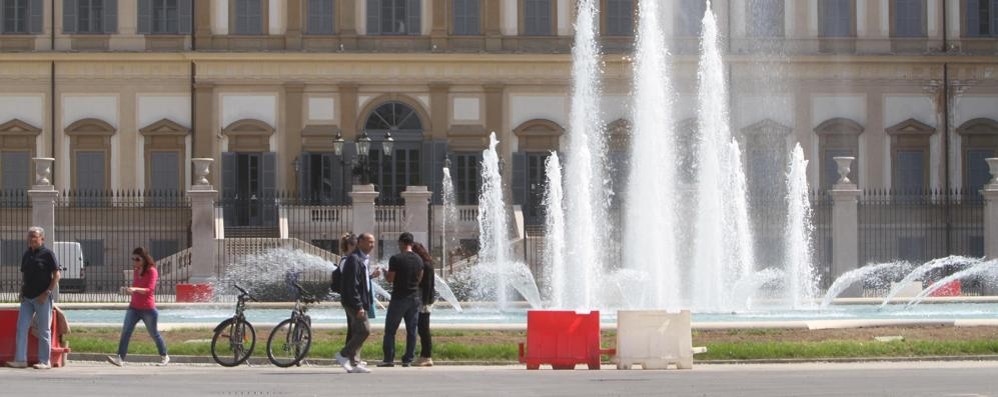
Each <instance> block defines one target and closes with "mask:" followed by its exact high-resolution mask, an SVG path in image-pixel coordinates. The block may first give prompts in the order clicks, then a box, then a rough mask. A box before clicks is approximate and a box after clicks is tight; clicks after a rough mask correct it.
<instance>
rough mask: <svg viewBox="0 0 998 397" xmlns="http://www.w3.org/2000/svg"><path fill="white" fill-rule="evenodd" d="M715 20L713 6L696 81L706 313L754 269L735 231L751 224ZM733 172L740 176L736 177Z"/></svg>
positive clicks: (698, 252) (695, 289)
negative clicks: (742, 216)
mask: <svg viewBox="0 0 998 397" xmlns="http://www.w3.org/2000/svg"><path fill="white" fill-rule="evenodd" d="M720 40H721V38H720V35H719V34H718V28H717V19H716V18H715V16H714V13H713V12H712V11H711V7H710V2H709V1H708V3H707V12H706V13H705V15H704V18H703V38H702V40H701V46H700V67H699V70H698V72H697V78H698V96H697V99H698V115H699V117H698V120H697V126H698V130H699V142H698V149H697V169H696V170H697V182H696V183H697V189H696V194H697V199H696V203H697V208H696V223H695V227H696V231H695V239H694V250H695V251H694V252H695V254H694V257H693V269H692V277H691V278H692V283H691V288H692V291H691V294H689V295H690V296H691V297H692V299H693V300H692V302H691V304H692V305H693V306H694V307H695V308H699V309H705V310H725V309H728V308H729V307H730V305H731V304H732V303H733V302H732V295H731V291H732V288H733V286H734V284H735V283H736V282H737V280H739V279H740V278H742V277H746V276H748V274H747V273H746V271H747V270H751V267H752V266H753V265H752V263H751V261H752V259H751V258H748V257H747V255H751V254H750V253H749V252H739V251H743V249H742V247H741V244H740V243H739V236H737V235H735V233H733V232H732V231H735V230H738V229H741V228H742V227H741V226H739V225H747V222H748V221H747V219H735V218H738V217H739V216H741V215H740V214H737V213H739V212H742V210H741V209H740V208H746V210H745V211H744V212H745V214H746V216H747V208H748V204H747V203H746V202H745V200H746V198H745V194H744V189H738V190H740V191H732V188H733V187H734V186H735V185H738V184H742V185H744V183H743V182H740V181H744V178H745V177H744V175H743V173H744V171H743V170H742V166H741V161H740V159H739V158H737V155H735V153H737V151H733V149H732V146H731V145H733V143H732V142H731V140H732V137H731V128H730V124H729V120H728V114H729V112H728V88H727V82H726V80H725V74H726V73H725V67H724V62H723V59H722V58H721V51H720V44H721V42H720ZM735 173H741V174H742V175H737V174H735Z"/></svg>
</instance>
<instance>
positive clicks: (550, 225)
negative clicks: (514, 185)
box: [544, 152, 568, 308]
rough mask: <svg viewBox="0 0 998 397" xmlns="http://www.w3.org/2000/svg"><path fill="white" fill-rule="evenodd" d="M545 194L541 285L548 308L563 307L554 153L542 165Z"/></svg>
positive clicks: (561, 221)
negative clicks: (545, 178) (543, 270)
mask: <svg viewBox="0 0 998 397" xmlns="http://www.w3.org/2000/svg"><path fill="white" fill-rule="evenodd" d="M544 169H545V172H546V174H547V190H546V191H545V192H544V210H545V218H546V219H545V226H546V228H547V239H546V241H545V244H544V263H545V264H546V266H545V270H546V272H545V275H544V278H545V285H546V289H547V291H546V292H547V294H546V295H547V298H548V299H549V300H550V305H551V306H552V307H558V308H560V307H565V297H566V296H565V295H566V293H565V292H566V291H565V277H564V275H565V274H567V273H568V269H567V267H566V266H565V212H564V208H563V207H562V203H563V202H564V200H565V194H564V192H563V190H562V182H561V161H560V160H559V158H558V152H552V153H551V155H550V156H548V158H547V160H546V162H545V163H544Z"/></svg>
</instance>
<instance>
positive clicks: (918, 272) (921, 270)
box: [880, 255, 984, 308]
mask: <svg viewBox="0 0 998 397" xmlns="http://www.w3.org/2000/svg"><path fill="white" fill-rule="evenodd" d="M982 262H984V260H983V259H981V258H970V257H966V256H959V255H953V256H947V257H945V258H936V259H933V260H931V261H928V262H925V263H923V264H922V265H921V266H919V267H916V268H915V270H912V271H911V272H910V273H908V275H907V276H905V277H904V278H903V279H901V281H900V282H899V283H897V284H896V285H895V286H894V288H892V289H891V291H890V292H889V293H888V294H887V297H886V298H884V301H883V302H882V303H881V304H880V307H881V308H882V307H884V306H886V305H887V304H888V303H890V302H891V299H894V297H895V296H897V294H898V293H900V292H901V290H903V289H904V287H905V286H906V285H908V284H910V283H911V282H912V281H915V280H919V279H921V278H922V277H923V276H925V275H926V274H928V273H929V272H931V271H933V270H936V269H941V268H944V267H947V266H956V265H960V266H969V267H973V266H976V265H978V264H980V263H982Z"/></svg>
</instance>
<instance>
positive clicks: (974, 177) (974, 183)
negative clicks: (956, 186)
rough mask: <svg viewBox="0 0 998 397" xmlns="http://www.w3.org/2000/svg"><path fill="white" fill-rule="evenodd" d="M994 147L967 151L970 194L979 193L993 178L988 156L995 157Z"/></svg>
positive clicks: (967, 174)
mask: <svg viewBox="0 0 998 397" xmlns="http://www.w3.org/2000/svg"><path fill="white" fill-rule="evenodd" d="M994 155H995V150H994V149H968V150H967V151H966V157H967V159H966V160H965V161H966V166H965V167H964V168H965V169H966V180H967V186H966V190H967V191H968V192H969V193H970V194H978V192H979V191H980V190H981V189H983V188H984V185H986V184H987V183H988V182H989V181H990V180H991V171H990V170H989V169H988V162H987V160H985V159H987V158H990V157H994Z"/></svg>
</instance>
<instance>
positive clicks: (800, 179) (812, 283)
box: [784, 144, 818, 308]
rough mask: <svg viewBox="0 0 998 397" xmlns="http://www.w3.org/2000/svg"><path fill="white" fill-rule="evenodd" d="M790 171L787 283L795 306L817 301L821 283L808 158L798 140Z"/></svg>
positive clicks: (790, 300)
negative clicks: (816, 265) (816, 270)
mask: <svg viewBox="0 0 998 397" xmlns="http://www.w3.org/2000/svg"><path fill="white" fill-rule="evenodd" d="M790 156H791V159H790V170H789V171H788V172H787V226H786V235H785V236H784V244H786V251H785V253H786V269H787V270H786V273H785V274H786V277H787V279H786V287H787V293H788V295H789V303H790V305H791V307H794V308H799V307H803V306H812V305H814V298H815V297H816V296H817V293H818V292H817V291H818V284H817V280H815V277H814V266H813V263H812V257H813V255H812V254H813V253H814V249H813V247H812V244H811V235H812V233H813V232H814V226H813V225H812V224H811V200H810V197H808V188H807V160H805V159H804V149H802V148H801V147H800V144H797V145H796V146H795V147H794V150H793V152H792V153H791V155H790Z"/></svg>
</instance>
